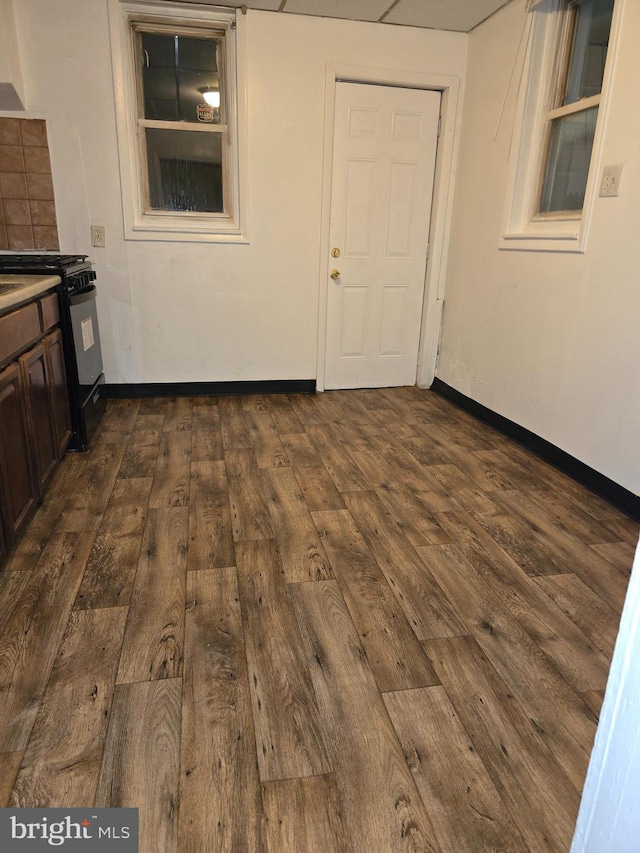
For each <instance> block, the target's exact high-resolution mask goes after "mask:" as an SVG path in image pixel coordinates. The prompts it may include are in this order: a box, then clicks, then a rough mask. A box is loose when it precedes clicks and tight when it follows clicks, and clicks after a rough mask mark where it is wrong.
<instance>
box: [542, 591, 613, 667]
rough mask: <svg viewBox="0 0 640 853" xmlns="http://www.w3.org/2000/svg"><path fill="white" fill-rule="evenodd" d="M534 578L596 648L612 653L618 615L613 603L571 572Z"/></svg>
mask: <svg viewBox="0 0 640 853" xmlns="http://www.w3.org/2000/svg"><path fill="white" fill-rule="evenodd" d="M534 582H535V583H536V584H537V585H538V586H540V587H541V588H542V589H543V590H544V592H545V593H546V594H547V595H548V596H549V598H551V599H552V600H553V601H555V603H556V604H557V606H558V607H559V608H560V609H561V610H562V612H563V613H566V615H567V616H568V617H569V619H571V620H572V621H573V622H575V624H576V625H577V626H578V627H579V628H580V630H581V631H582V632H583V633H584V634H586V636H587V637H590V638H591V640H592V642H593V644H594V645H595V646H596V648H598V649H600V650H601V651H602V652H603V653H604V654H605V655H607V657H608V658H609V659H610V658H611V657H612V656H613V648H614V646H615V642H616V638H617V636H618V626H619V622H620V615H619V614H618V613H616V611H615V610H614V609H613V608H612V607H609V605H608V604H606V602H604V601H603V600H602V599H601V598H600V596H599V595H596V593H595V592H593V591H592V590H591V589H590V588H589V587H588V586H587V585H586V584H585V583H584V582H583V581H582V580H580V578H579V577H578V576H577V575H574V574H566V575H555V576H554V577H545V578H535V580H534Z"/></svg>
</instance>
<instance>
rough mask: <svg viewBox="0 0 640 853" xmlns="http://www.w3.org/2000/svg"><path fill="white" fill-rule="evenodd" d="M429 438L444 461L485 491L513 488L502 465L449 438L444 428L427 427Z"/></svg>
mask: <svg viewBox="0 0 640 853" xmlns="http://www.w3.org/2000/svg"><path fill="white" fill-rule="evenodd" d="M426 431H427V432H428V434H429V439H430V441H431V442H432V444H434V445H435V448H436V451H437V452H438V453H439V454H440V456H441V457H442V459H443V461H444V462H445V463H447V464H452V465H455V466H456V467H458V468H459V469H460V470H461V471H462V472H463V473H464V474H466V475H467V477H468V478H469V479H470V480H472V481H473V482H474V483H475V484H476V485H477V486H479V487H480V488H481V489H482V490H483V491H485V492H489V491H495V490H502V489H512V488H513V483H512V482H511V481H510V480H509V479H507V477H505V476H504V475H503V473H502V471H501V470H500V466H498V465H496V464H495V463H494V462H493V461H491V460H488V459H487V460H485V459H483V458H482V457H481V456H480V455H479V454H478V453H473V452H470V451H469V450H468V449H467V448H464V447H461V446H460V445H459V444H458V442H457V441H456V440H455V438H449V436H448V435H447V434H446V432H445V431H444V429H441V430H437V431H436V430H433V429H431V428H428V429H426Z"/></svg>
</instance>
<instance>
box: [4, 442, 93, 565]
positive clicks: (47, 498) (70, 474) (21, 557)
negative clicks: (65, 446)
mask: <svg viewBox="0 0 640 853" xmlns="http://www.w3.org/2000/svg"><path fill="white" fill-rule="evenodd" d="M87 462H88V456H87V455H86V454H82V453H76V454H70V455H68V456H65V457H64V459H63V460H62V461H61V462H60V465H59V466H58V469H57V470H56V471H55V472H54V474H53V478H52V481H51V483H50V485H49V488H48V489H47V492H46V493H45V495H44V498H43V500H42V503H41V504H40V506H39V507H38V508H37V509H36V511H35V513H34V515H33V517H32V518H31V521H29V522H28V523H27V528H26V530H25V532H24V534H23V536H22V537H21V538H20V540H19V541H18V543H17V544H16V545H15V547H14V549H13V553H12V554H11V555H10V557H9V559H8V561H7V565H6V567H5V571H11V572H16V571H30V570H31V569H33V568H34V566H35V565H36V563H37V562H38V560H39V559H40V555H41V554H42V552H43V551H44V549H45V548H46V546H47V543H48V541H49V539H50V537H51V534H52V533H53V531H54V530H55V528H56V526H57V524H58V521H59V519H60V516H61V514H62V511H63V510H64V507H65V505H66V503H67V501H68V500H69V498H70V496H71V494H72V493H73V492H74V491H75V490H76V488H77V486H78V483H79V481H80V479H81V476H82V472H83V470H84V468H85V466H86V465H87Z"/></svg>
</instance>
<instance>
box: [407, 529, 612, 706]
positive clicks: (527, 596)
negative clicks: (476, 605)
mask: <svg viewBox="0 0 640 853" xmlns="http://www.w3.org/2000/svg"><path fill="white" fill-rule="evenodd" d="M441 521H442V524H443V525H444V527H445V529H446V530H447V531H448V533H449V534H450V536H451V538H452V540H453V541H454V542H455V543H456V547H457V548H458V550H459V552H460V553H461V554H462V555H463V556H464V558H465V560H466V562H467V563H468V564H469V566H471V567H473V569H474V570H475V572H476V573H477V575H476V579H477V580H480V581H481V582H482V583H484V584H485V585H486V586H487V589H488V592H489V595H490V596H491V598H492V599H494V600H495V601H496V602H499V603H501V604H503V605H504V606H506V608H507V609H508V610H509V612H510V613H511V614H512V615H513V616H514V617H515V618H516V619H517V620H518V621H519V622H520V624H521V625H522V627H523V628H524V629H525V630H526V631H527V632H528V633H529V635H530V636H531V637H532V638H533V640H535V642H536V643H537V644H538V645H539V646H540V648H541V649H542V650H543V651H544V653H545V654H546V655H547V657H549V659H550V660H551V661H552V662H553V664H554V666H555V667H556V669H557V670H558V671H559V672H560V673H561V674H562V675H563V676H564V678H565V679H566V680H567V681H568V682H569V684H571V685H572V686H573V687H574V688H575V689H576V690H578V691H582V690H594V689H599V688H600V687H604V685H605V684H606V681H607V675H608V671H609V657H605V656H604V655H603V654H602V653H601V647H600V646H599V645H598V644H596V643H594V642H593V641H592V639H591V634H590V633H586V632H584V631H583V629H582V625H581V624H579V623H578V622H577V621H576V620H573V619H572V618H571V615H570V614H568V613H566V612H563V610H562V609H561V608H560V607H559V606H557V602H556V600H555V599H554V598H553V597H552V596H548V595H546V594H545V591H546V587H544V585H538V584H537V583H536V580H537V579H534V578H530V577H528V576H527V574H526V573H525V572H524V571H523V570H522V569H521V568H520V566H518V565H517V564H516V563H515V562H514V561H513V560H512V559H511V558H510V557H509V556H508V555H507V554H506V553H505V552H503V551H502V549H501V548H500V546H499V545H497V544H496V543H495V542H494V541H493V540H492V539H491V537H490V536H489V535H488V534H487V533H486V532H485V530H484V529H483V528H482V526H481V525H480V524H478V523H477V522H476V521H475V520H474V518H473V517H472V516H470V515H469V514H467V513H446V514H445V515H442V516H441ZM418 550H419V549H418ZM421 553H422V552H421ZM430 553H432V552H430V551H428V550H426V551H425V552H424V554H425V555H427V556H428V555H429V554H430ZM464 565H465V564H464V563H463V564H461V568H464ZM585 589H586V588H585ZM603 606H606V605H604V603H603ZM611 614H612V615H613V616H614V617H615V614H614V613H613V611H611ZM601 615H602V616H603V617H604V616H606V613H605V611H604V610H603V612H602V614H601ZM609 621H610V622H611V620H609ZM614 623H615V619H614ZM609 655H610V653H609Z"/></svg>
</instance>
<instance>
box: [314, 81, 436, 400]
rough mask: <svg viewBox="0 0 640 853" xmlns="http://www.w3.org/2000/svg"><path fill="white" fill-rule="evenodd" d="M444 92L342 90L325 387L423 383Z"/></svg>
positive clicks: (343, 86) (351, 86) (347, 86)
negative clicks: (420, 368) (420, 366)
mask: <svg viewBox="0 0 640 853" xmlns="http://www.w3.org/2000/svg"><path fill="white" fill-rule="evenodd" d="M439 114H440V93H439V92H430V91H424V90H421V89H402V88H397V87H393V86H373V85H366V84H362V83H338V84H337V85H336V106H335V130H334V141H333V175H332V186H331V227H330V235H331V236H330V246H329V249H330V252H331V257H330V258H329V274H330V276H331V275H332V276H333V277H330V278H329V284H328V288H329V290H328V299H327V348H326V365H325V387H326V388H382V387H390V386H393V385H415V381H416V370H417V363H418V346H419V343H420V325H421V319H422V301H423V296H424V280H425V270H426V263H427V250H428V239H429V220H430V215H431V197H432V194H433V179H434V169H435V160H436V146H437V137H438V118H439Z"/></svg>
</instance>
